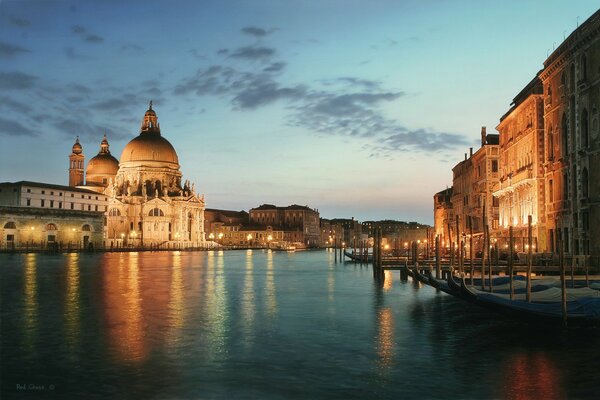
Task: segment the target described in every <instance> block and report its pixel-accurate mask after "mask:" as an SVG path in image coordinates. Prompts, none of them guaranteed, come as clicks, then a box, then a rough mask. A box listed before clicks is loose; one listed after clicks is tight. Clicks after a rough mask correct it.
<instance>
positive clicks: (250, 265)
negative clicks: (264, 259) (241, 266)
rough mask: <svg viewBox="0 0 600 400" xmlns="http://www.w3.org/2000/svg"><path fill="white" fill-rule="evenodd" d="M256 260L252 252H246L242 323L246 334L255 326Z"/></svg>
mask: <svg viewBox="0 0 600 400" xmlns="http://www.w3.org/2000/svg"><path fill="white" fill-rule="evenodd" d="M254 301H255V298H254V259H253V256H252V250H247V251H246V274H245V275H244V293H243V295H242V321H243V323H244V326H245V328H246V332H250V331H252V328H253V325H254V315H255V312H256V310H255V304H254Z"/></svg>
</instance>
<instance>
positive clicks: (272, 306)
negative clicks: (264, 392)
mask: <svg viewBox="0 0 600 400" xmlns="http://www.w3.org/2000/svg"><path fill="white" fill-rule="evenodd" d="M265 289H266V296H267V312H268V314H269V316H270V317H271V318H272V317H274V316H275V315H276V314H277V294H276V292H275V269H274V268H273V252H272V251H268V252H267V282H266V288H265Z"/></svg>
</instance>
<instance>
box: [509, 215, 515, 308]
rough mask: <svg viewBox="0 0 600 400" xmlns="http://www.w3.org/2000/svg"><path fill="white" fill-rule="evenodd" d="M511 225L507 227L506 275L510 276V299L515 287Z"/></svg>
mask: <svg viewBox="0 0 600 400" xmlns="http://www.w3.org/2000/svg"><path fill="white" fill-rule="evenodd" d="M513 245H514V244H513V227H512V225H510V226H509V227H508V247H509V248H508V258H509V261H508V275H509V276H510V280H509V282H510V299H511V300H512V299H513V297H514V294H515V288H514V286H513Z"/></svg>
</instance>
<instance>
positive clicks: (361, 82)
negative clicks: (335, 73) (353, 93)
mask: <svg viewBox="0 0 600 400" xmlns="http://www.w3.org/2000/svg"><path fill="white" fill-rule="evenodd" d="M321 83H323V84H324V85H326V86H331V85H335V84H343V85H347V86H356V87H362V88H364V89H367V90H379V89H380V88H381V82H379V81H374V80H371V79H364V78H356V77H352V76H342V77H339V78H335V79H324V80H321Z"/></svg>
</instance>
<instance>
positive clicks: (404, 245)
mask: <svg viewBox="0 0 600 400" xmlns="http://www.w3.org/2000/svg"><path fill="white" fill-rule="evenodd" d="M378 228H381V235H382V236H383V237H382V243H383V244H384V245H386V244H387V245H388V246H389V247H390V248H391V249H398V250H402V249H404V250H407V249H408V248H409V246H410V243H411V242H417V243H419V244H422V245H423V246H427V244H428V243H429V242H430V241H431V237H430V236H431V235H430V233H431V232H433V231H432V229H431V226H429V225H425V224H420V223H418V222H406V221H395V220H389V219H386V220H381V221H364V222H363V223H362V231H363V232H365V233H367V234H368V236H369V237H373V235H374V233H375V230H376V229H378Z"/></svg>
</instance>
